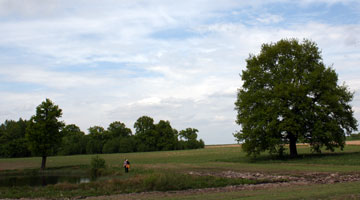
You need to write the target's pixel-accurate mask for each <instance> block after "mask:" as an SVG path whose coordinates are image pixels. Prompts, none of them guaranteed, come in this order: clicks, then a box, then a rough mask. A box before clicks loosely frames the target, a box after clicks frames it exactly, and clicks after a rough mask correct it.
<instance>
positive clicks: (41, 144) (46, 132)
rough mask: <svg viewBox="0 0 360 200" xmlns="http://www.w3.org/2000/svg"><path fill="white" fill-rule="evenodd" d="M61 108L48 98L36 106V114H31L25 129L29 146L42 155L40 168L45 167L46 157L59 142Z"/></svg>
mask: <svg viewBox="0 0 360 200" xmlns="http://www.w3.org/2000/svg"><path fill="white" fill-rule="evenodd" d="M61 116H62V110H61V109H60V108H59V106H57V105H54V103H53V102H52V101H51V100H50V99H46V100H45V101H43V102H42V103H41V104H40V105H39V106H38V107H36V115H34V116H32V117H31V119H30V120H29V122H28V126H27V129H26V139H27V140H28V142H29V148H30V150H31V151H32V152H33V154H35V155H40V156H42V163H41V169H45V165H46V157H47V156H49V155H53V154H54V153H55V152H56V150H57V147H59V145H60V144H61V139H62V136H63V134H62V132H61V131H60V130H61V128H62V127H63V126H64V123H63V122H61V121H58V118H60V117H61Z"/></svg>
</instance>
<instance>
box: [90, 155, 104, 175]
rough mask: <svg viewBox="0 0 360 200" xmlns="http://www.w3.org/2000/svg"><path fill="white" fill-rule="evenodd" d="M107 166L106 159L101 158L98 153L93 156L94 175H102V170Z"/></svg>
mask: <svg viewBox="0 0 360 200" xmlns="http://www.w3.org/2000/svg"><path fill="white" fill-rule="evenodd" d="M105 168H106V162H105V159H103V158H100V157H99V156H98V155H96V156H93V157H92V158H91V163H90V169H91V174H92V175H94V176H98V175H101V170H103V169H105Z"/></svg>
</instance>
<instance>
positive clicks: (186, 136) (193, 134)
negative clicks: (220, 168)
mask: <svg viewBox="0 0 360 200" xmlns="http://www.w3.org/2000/svg"><path fill="white" fill-rule="evenodd" d="M197 132H199V131H198V130H197V129H195V128H187V129H185V130H181V131H180V132H179V136H180V139H181V140H182V141H184V142H182V144H183V145H184V147H183V148H185V149H197V148H204V146H205V144H204V141H203V140H201V139H200V140H199V141H198V140H197V136H198V135H197Z"/></svg>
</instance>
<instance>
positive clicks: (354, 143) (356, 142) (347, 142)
mask: <svg viewBox="0 0 360 200" xmlns="http://www.w3.org/2000/svg"><path fill="white" fill-rule="evenodd" d="M346 144H348V145H360V140H354V141H346Z"/></svg>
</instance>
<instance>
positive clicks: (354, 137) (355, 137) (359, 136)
mask: <svg viewBox="0 0 360 200" xmlns="http://www.w3.org/2000/svg"><path fill="white" fill-rule="evenodd" d="M354 140H360V133H358V134H351V135H350V136H347V137H346V141H354Z"/></svg>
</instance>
